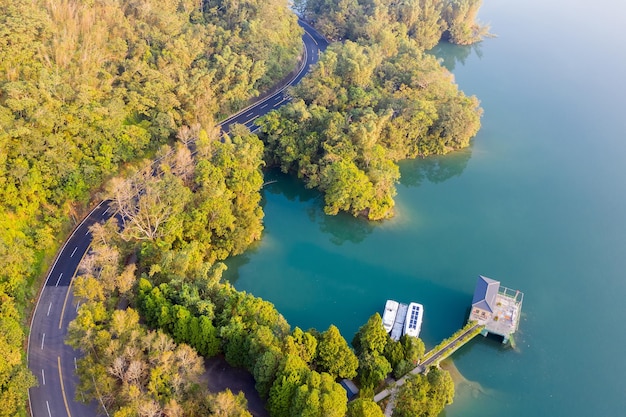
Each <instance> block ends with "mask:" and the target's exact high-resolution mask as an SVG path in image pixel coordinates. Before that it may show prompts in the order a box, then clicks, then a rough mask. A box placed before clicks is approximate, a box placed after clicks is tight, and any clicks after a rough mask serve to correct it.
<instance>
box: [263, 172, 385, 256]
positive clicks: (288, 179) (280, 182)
mask: <svg viewBox="0 0 626 417" xmlns="http://www.w3.org/2000/svg"><path fill="white" fill-rule="evenodd" d="M264 174H265V183H266V185H265V187H263V191H264V195H265V193H266V192H267V193H270V194H276V195H282V196H284V197H285V198H286V199H287V200H289V201H298V202H308V201H313V200H315V201H314V203H313V204H311V205H310V206H309V207H308V208H307V211H306V212H307V215H308V217H309V219H310V220H311V222H313V223H315V224H317V225H319V228H320V230H321V231H322V232H323V233H325V234H329V235H330V241H331V242H332V243H333V244H335V245H343V244H344V243H345V242H352V243H359V242H362V241H363V240H364V239H365V238H366V237H367V236H368V235H369V234H370V233H372V231H373V230H374V228H375V227H376V223H373V222H369V221H367V220H365V219H362V218H355V217H353V216H351V215H350V214H347V213H343V212H342V213H339V214H337V215H336V216H329V215H327V214H326V213H324V197H323V195H322V194H321V193H320V192H319V191H317V190H313V189H307V188H306V187H305V186H304V184H303V182H302V181H301V180H299V179H298V178H296V177H295V176H293V175H289V174H283V173H282V172H280V170H278V169H270V170H267V171H266V172H265V173H264ZM265 205H266V199H265V197H264V198H263V201H262V206H263V208H265Z"/></svg>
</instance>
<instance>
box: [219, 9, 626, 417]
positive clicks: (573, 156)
mask: <svg viewBox="0 0 626 417" xmlns="http://www.w3.org/2000/svg"><path fill="white" fill-rule="evenodd" d="M624 16H626V3H622V2H618V1H617V0H598V1H596V2H593V3H591V2H583V1H581V0H570V1H568V2H564V1H558V2H555V1H552V2H550V1H547V2H546V1H540V0H508V1H503V0H484V4H483V7H482V9H481V13H480V19H481V21H483V22H486V23H489V24H490V25H491V31H492V32H493V33H495V34H496V35H497V37H495V38H491V39H486V40H485V41H483V42H482V43H480V44H478V45H477V46H475V47H454V46H451V45H441V46H439V47H438V48H436V51H435V53H436V54H437V55H438V56H440V57H442V58H443V59H444V62H445V64H446V65H447V66H448V67H449V68H450V69H451V70H452V71H453V73H454V74H455V77H456V81H457V83H458V84H459V86H460V87H461V89H463V90H464V91H465V92H466V93H467V94H475V95H476V96H478V98H479V99H480V100H481V103H482V107H483V108H484V110H485V114H484V116H483V119H482V124H483V127H482V129H481V131H480V133H479V134H478V136H477V137H476V138H475V140H474V142H473V144H472V146H471V147H470V149H468V150H465V151H462V152H459V153H456V154H453V155H450V156H445V157H440V158H435V159H426V160H417V161H406V162H404V163H402V166H401V171H402V180H401V184H399V185H398V195H397V197H396V200H397V215H396V217H395V218H394V219H392V220H390V221H385V222H382V223H377V224H369V223H367V222H365V221H362V220H359V219H354V218H352V217H350V216H347V215H343V216H336V217H328V216H325V215H324V213H323V211H322V201H321V198H320V196H319V194H318V193H316V192H314V191H310V190H305V189H304V188H303V187H302V185H301V184H300V183H299V182H298V181H297V180H294V179H292V178H290V177H287V176H283V175H279V174H276V173H268V175H267V177H266V180H269V179H277V180H278V182H277V183H275V184H272V185H270V186H267V187H266V189H265V192H264V200H265V206H264V209H265V213H266V217H265V235H264V238H263V240H262V241H261V242H260V243H259V244H258V245H256V246H255V247H254V248H253V249H252V250H250V251H248V252H247V253H246V254H244V255H242V256H240V257H238V258H236V259H234V260H233V261H231V262H230V263H229V267H230V269H229V271H227V274H226V277H227V278H228V279H230V280H231V281H233V282H234V283H235V286H236V287H237V288H238V289H242V290H246V291H249V292H251V293H253V294H255V295H257V296H260V297H263V298H265V299H267V300H269V301H272V302H273V303H274V304H275V305H276V306H277V308H278V309H279V310H280V311H281V312H282V313H283V315H284V316H285V317H286V318H287V320H288V321H289V322H290V324H291V325H292V326H300V327H302V328H305V329H306V328H309V327H316V328H318V329H326V328H327V327H328V326H329V325H330V324H331V323H334V324H336V325H337V326H338V327H339V329H340V330H341V332H342V334H343V335H344V336H345V337H346V338H347V339H348V340H351V339H352V335H353V334H354V332H355V331H356V330H357V329H358V327H359V326H360V325H361V324H362V323H363V322H365V321H366V320H367V318H368V317H369V316H370V315H371V314H373V313H374V312H375V311H381V310H382V308H383V305H384V302H385V300H386V299H387V298H394V299H397V300H400V301H404V302H408V301H412V300H414V301H418V302H421V303H422V304H424V307H425V317H424V323H423V327H422V334H421V336H422V338H423V340H424V342H425V343H426V345H427V347H432V346H433V345H435V344H437V343H438V342H439V341H440V340H441V339H443V338H445V337H447V336H449V335H450V334H451V333H452V332H454V331H455V330H456V329H457V328H459V327H460V326H461V325H462V324H463V323H464V321H465V319H466V314H467V309H468V307H469V304H470V303H471V299H472V292H473V289H474V284H475V282H476V277H477V275H478V274H482V275H486V276H488V277H491V278H494V279H497V280H500V281H502V284H503V285H505V286H507V287H510V288H514V289H519V290H521V291H523V292H524V293H525V299H524V306H523V315H522V319H521V322H520V331H519V332H518V334H517V337H516V339H517V345H518V346H517V350H513V349H509V348H503V347H502V346H501V345H500V344H499V343H498V341H496V340H492V339H489V338H487V339H485V338H483V337H478V338H476V339H474V340H473V341H472V342H471V343H469V344H468V345H466V346H465V347H464V348H462V349H461V350H460V351H458V352H457V353H456V354H455V355H454V356H453V359H454V363H455V364H456V366H457V368H458V369H459V371H460V372H461V373H462V374H463V376H464V377H465V378H467V379H468V380H470V381H472V383H471V384H461V385H459V386H457V395H456V398H455V402H454V404H453V405H451V406H450V407H448V408H447V409H446V411H445V415H446V416H448V417H457V416H468V417H471V416H481V417H485V416H524V417H525V416H535V415H540V416H543V415H551V416H585V417H587V416H619V415H624V413H626V411H625V410H626V383H624V381H623V378H622V377H623V376H624V375H626V359H625V358H624V351H625V350H626V272H625V271H626V219H625V214H626V80H625V78H624V77H625V76H626V48H624V45H625V44H626V25H625V24H624V22H623V18H624Z"/></svg>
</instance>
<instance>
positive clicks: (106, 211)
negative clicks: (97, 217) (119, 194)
mask: <svg viewBox="0 0 626 417" xmlns="http://www.w3.org/2000/svg"><path fill="white" fill-rule="evenodd" d="M110 208H111V207H107V209H106V210H104V213H102V217H104V215H105V214H107V213H108V212H109V209H110Z"/></svg>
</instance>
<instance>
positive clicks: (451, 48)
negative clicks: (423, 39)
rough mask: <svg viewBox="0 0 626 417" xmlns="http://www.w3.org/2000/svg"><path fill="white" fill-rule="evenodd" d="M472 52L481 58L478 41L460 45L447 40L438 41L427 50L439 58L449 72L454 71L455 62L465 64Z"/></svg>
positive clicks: (480, 47) (481, 53)
mask: <svg viewBox="0 0 626 417" xmlns="http://www.w3.org/2000/svg"><path fill="white" fill-rule="evenodd" d="M472 52H473V53H474V54H476V56H477V57H478V58H482V57H483V51H482V43H480V42H478V43H475V44H473V45H468V46H462V45H453V44H451V43H449V42H439V44H438V45H437V46H435V47H434V48H433V49H431V50H430V51H429V53H431V54H432V55H435V56H436V57H437V58H439V59H440V60H441V64H442V65H443V66H444V67H446V68H447V69H448V71H450V72H453V71H454V68H455V67H456V64H457V63H460V64H461V65H465V61H466V60H467V58H469V57H470V56H471V54H472Z"/></svg>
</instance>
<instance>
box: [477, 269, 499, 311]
mask: <svg viewBox="0 0 626 417" xmlns="http://www.w3.org/2000/svg"><path fill="white" fill-rule="evenodd" d="M499 289H500V281H496V280H495V279H491V278H487V277H483V276H482V275H479V276H478V281H477V282H476V289H475V290H474V298H473V299H472V307H477V308H480V309H482V310H487V311H490V312H493V306H494V304H495V302H496V296H497V295H498V290H499Z"/></svg>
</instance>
